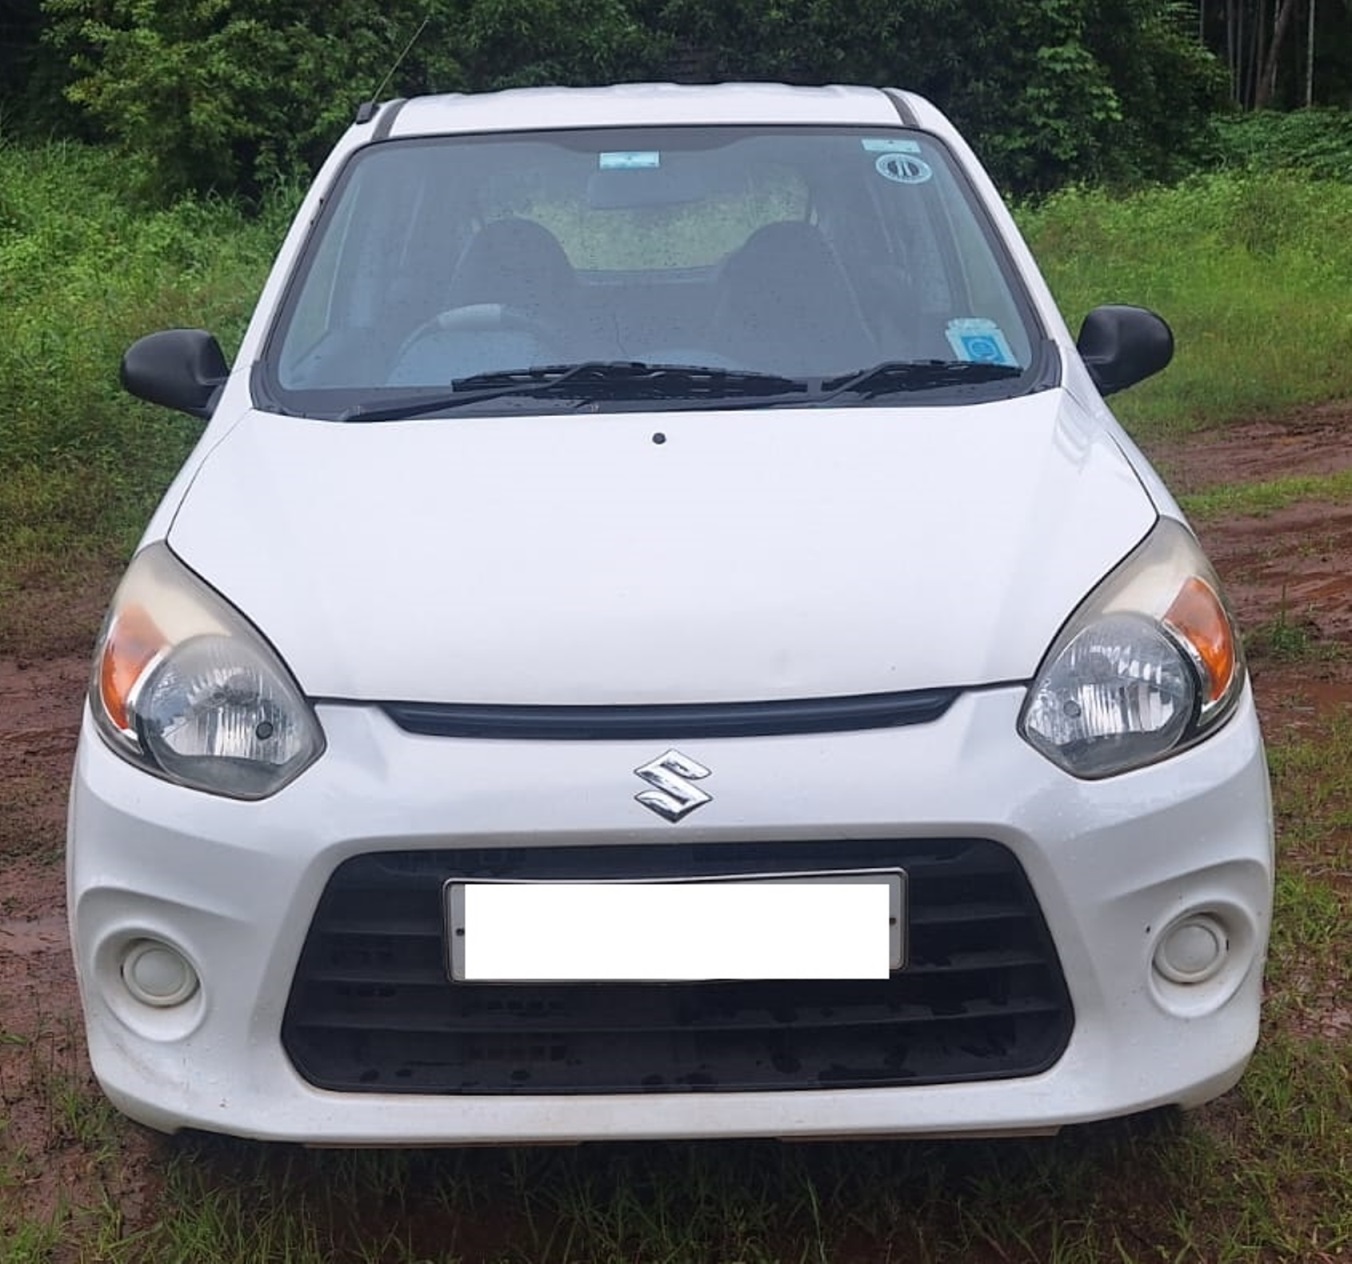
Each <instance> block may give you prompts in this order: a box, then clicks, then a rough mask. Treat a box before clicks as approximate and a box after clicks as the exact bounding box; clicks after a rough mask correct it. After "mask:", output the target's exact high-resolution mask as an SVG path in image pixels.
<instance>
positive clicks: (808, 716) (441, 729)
mask: <svg viewBox="0 0 1352 1264" xmlns="http://www.w3.org/2000/svg"><path fill="white" fill-rule="evenodd" d="M961 692H962V691H961V690H960V689H920V690H913V691H910V692H907V693H877V694H860V695H857V696H854V697H847V698H803V699H788V700H784V701H774V702H719V703H679V704H672V705H655V706H613V707H591V706H587V707H566V706H479V705H474V704H467V703H439V702H384V703H381V704H380V707H381V710H383V711H384V712H385V714H386V715H388V716H389V717H390V719H392V720H393V721H394V722H395V723H396V724H397V725H398V726H399V727H400V728H401V729H404V730H405V731H406V732H409V733H419V734H422V735H424V736H428V737H469V738H488V739H497V738H501V739H503V740H511V741H530V740H539V741H602V740H604V741H613V740H619V739H633V740H636V741H637V740H644V741H646V740H660V741H664V742H675V741H685V740H688V739H691V738H697V737H766V736H772V735H776V734H786V733H844V732H850V731H853V730H857V729H876V728H895V727H898V726H900V725H906V724H928V723H930V722H931V721H933V720H937V719H938V718H939V717H940V716H941V715H943V714H944V712H945V711H947V710H948V708H949V707H950V706H952V705H953V701H954V699H955V698H957V697H958V695H959V694H960V693H961Z"/></svg>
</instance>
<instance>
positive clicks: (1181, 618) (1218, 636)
mask: <svg viewBox="0 0 1352 1264" xmlns="http://www.w3.org/2000/svg"><path fill="white" fill-rule="evenodd" d="M1164 621H1165V623H1167V624H1168V625H1169V627H1170V628H1171V629H1172V630H1173V631H1174V633H1175V634H1177V635H1178V636H1181V637H1182V638H1183V639H1184V640H1186V641H1187V643H1188V644H1189V645H1190V646H1192V649H1193V652H1194V653H1195V654H1196V655H1197V657H1198V659H1200V660H1201V662H1202V665H1203V666H1204V667H1205V668H1206V671H1207V675H1208V676H1209V677H1210V679H1209V680H1207V681H1205V682H1204V685H1205V695H1206V701H1207V702H1208V703H1212V702H1219V701H1220V700H1221V699H1222V698H1223V697H1224V696H1225V693H1226V690H1228V689H1229V688H1230V683H1231V681H1233V680H1234V676H1235V668H1236V666H1237V654H1236V650H1235V634H1234V629H1233V628H1232V627H1231V626H1230V618H1229V616H1228V615H1227V614H1226V613H1225V607H1224V606H1223V605H1221V599H1220V597H1218V596H1217V595H1216V591H1215V589H1213V588H1212V587H1211V585H1210V584H1208V583H1207V582H1206V580H1204V579H1199V578H1198V577H1197V576H1195V575H1194V576H1193V577H1192V578H1191V579H1189V580H1188V581H1187V583H1185V584H1184V585H1183V587H1182V588H1180V589H1179V591H1178V596H1177V597H1175V598H1174V601H1173V604H1172V605H1171V606H1170V607H1169V609H1168V611H1167V612H1166V613H1165V616H1164Z"/></svg>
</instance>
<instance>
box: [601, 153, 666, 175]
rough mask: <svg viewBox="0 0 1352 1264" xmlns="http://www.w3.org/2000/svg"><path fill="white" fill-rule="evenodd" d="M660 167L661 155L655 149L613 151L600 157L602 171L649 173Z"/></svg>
mask: <svg viewBox="0 0 1352 1264" xmlns="http://www.w3.org/2000/svg"><path fill="white" fill-rule="evenodd" d="M661 165H662V155H661V154H660V153H658V151H657V150H655V149H641V150H614V151H612V152H610V153H604V154H602V155H601V170H602V171H651V170H652V169H653V168H654V167H660V166H661Z"/></svg>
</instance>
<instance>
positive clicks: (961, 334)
mask: <svg viewBox="0 0 1352 1264" xmlns="http://www.w3.org/2000/svg"><path fill="white" fill-rule="evenodd" d="M947 333H948V345H949V346H950V347H952V348H953V353H954V355H956V356H957V357H958V359H959V360H965V361H966V362H967V363H969V364H1007V365H1009V367H1010V368H1015V369H1016V368H1018V367H1019V362H1018V361H1017V360H1016V359H1015V358H1014V353H1013V352H1012V351H1011V350H1010V349H1009V342H1008V340H1007V339H1006V338H1005V335H1004V333H1003V332H1002V331H1001V329H1000V326H999V325H997V324H996V323H995V322H994V321H993V320H986V319H984V318H983V317H980V316H967V317H963V318H961V319H959V320H950V321H949V322H948V330H947Z"/></svg>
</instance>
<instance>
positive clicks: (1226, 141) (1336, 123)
mask: <svg viewBox="0 0 1352 1264" xmlns="http://www.w3.org/2000/svg"><path fill="white" fill-rule="evenodd" d="M1216 130H1217V137H1218V142H1219V158H1220V161H1221V163H1222V164H1224V165H1225V166H1228V167H1232V168H1235V169H1238V170H1241V171H1303V172H1305V173H1306V174H1307V175H1311V176H1315V177H1317V178H1319V179H1321V180H1342V181H1346V182H1348V183H1352V110H1334V109H1316V110H1296V111H1294V112H1292V113H1290V114H1281V113H1278V112H1277V111H1276V110H1262V111H1259V112H1257V113H1254V114H1234V115H1227V116H1225V117H1223V118H1221V119H1219V120H1217V129H1216Z"/></svg>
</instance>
